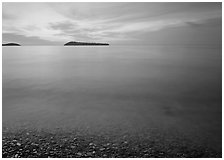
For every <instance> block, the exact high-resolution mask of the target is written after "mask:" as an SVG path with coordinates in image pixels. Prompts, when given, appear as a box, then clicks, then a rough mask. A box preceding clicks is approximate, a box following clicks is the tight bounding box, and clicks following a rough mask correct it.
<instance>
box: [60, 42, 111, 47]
mask: <svg viewBox="0 0 224 160" xmlns="http://www.w3.org/2000/svg"><path fill="white" fill-rule="evenodd" d="M80 45H81V46H95V45H109V44H108V43H89V42H75V41H71V42H68V43H65V44H64V46H80Z"/></svg>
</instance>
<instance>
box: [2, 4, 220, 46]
mask: <svg viewBox="0 0 224 160" xmlns="http://www.w3.org/2000/svg"><path fill="white" fill-rule="evenodd" d="M2 16H3V18H2V25H3V27H2V28H3V43H5V42H18V43H20V44H22V45H62V44H64V43H66V42H68V41H73V40H74V41H87V42H108V43H110V44H221V39H222V34H221V31H222V27H221V26H222V9H221V2H219V3H202V2H201V3H183V2H181V3H171V2H168V3H152V2H148V3H147V2H146V3H130V2H129V3H128V2H120V3H100V2H95V3H87V2H86V3H63V2H61V3H24V2H20V3H14V2H13V3H3V14H2Z"/></svg>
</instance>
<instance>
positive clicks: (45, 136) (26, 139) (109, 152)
mask: <svg viewBox="0 0 224 160" xmlns="http://www.w3.org/2000/svg"><path fill="white" fill-rule="evenodd" d="M158 134H159V133H158ZM2 136H3V137H2V157H3V158H12V157H14V158H35V157H36V158H87V157H92V158H185V157H187V158H193V157H194V158H196V157H197V158H199V157H200V158H209V157H210V158H215V157H219V158H221V157H222V154H221V153H220V152H218V151H215V150H213V149H211V148H208V147H206V146H202V145H198V144H194V142H191V141H189V140H187V139H181V138H180V137H178V138H180V139H179V140H172V139H169V140H167V139H164V137H160V136H158V137H156V136H151V138H144V137H139V136H135V135H128V134H126V135H122V136H121V135H118V136H113V135H111V137H110V136H106V135H105V136H104V135H97V134H89V133H83V132H79V131H78V130H76V131H75V130H71V131H63V130H60V129H56V130H46V129H41V130H37V129H27V128H25V129H15V130H10V129H8V130H7V129H4V128H3V135H2Z"/></svg>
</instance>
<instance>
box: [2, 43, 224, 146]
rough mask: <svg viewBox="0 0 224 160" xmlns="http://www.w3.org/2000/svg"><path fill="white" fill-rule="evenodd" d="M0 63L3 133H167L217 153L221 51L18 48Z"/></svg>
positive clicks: (8, 49) (199, 48)
mask: <svg viewBox="0 0 224 160" xmlns="http://www.w3.org/2000/svg"><path fill="white" fill-rule="evenodd" d="M2 58H3V60H2V66H3V77H2V80H3V86H2V87H3V105H2V110H3V126H14V127H16V126H20V125H21V124H31V125H32V126H34V127H37V128H38V127H39V128H54V127H64V128H87V129H88V130H90V131H91V130H92V131H106V130H107V131H113V130H116V129H117V128H118V131H119V130H124V131H126V132H129V131H130V132H143V131H144V130H147V129H159V130H164V131H169V130H172V131H175V132H176V131H177V132H180V133H183V134H184V135H187V136H189V137H191V138H192V139H193V140H194V139H195V140H199V139H200V140H199V141H200V142H201V144H204V143H206V144H210V145H211V146H213V147H214V148H215V149H218V150H220V149H221V138H222V112H221V111H222V68H221V67H222V54H221V48H216V47H209V46H112V45H111V46H109V47H49V46H46V47H40V46H38V47H37V46H24V47H3V56H2Z"/></svg>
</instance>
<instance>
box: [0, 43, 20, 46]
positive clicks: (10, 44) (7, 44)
mask: <svg viewBox="0 0 224 160" xmlns="http://www.w3.org/2000/svg"><path fill="white" fill-rule="evenodd" d="M2 46H21V45H20V44H18V43H4V44H2Z"/></svg>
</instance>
